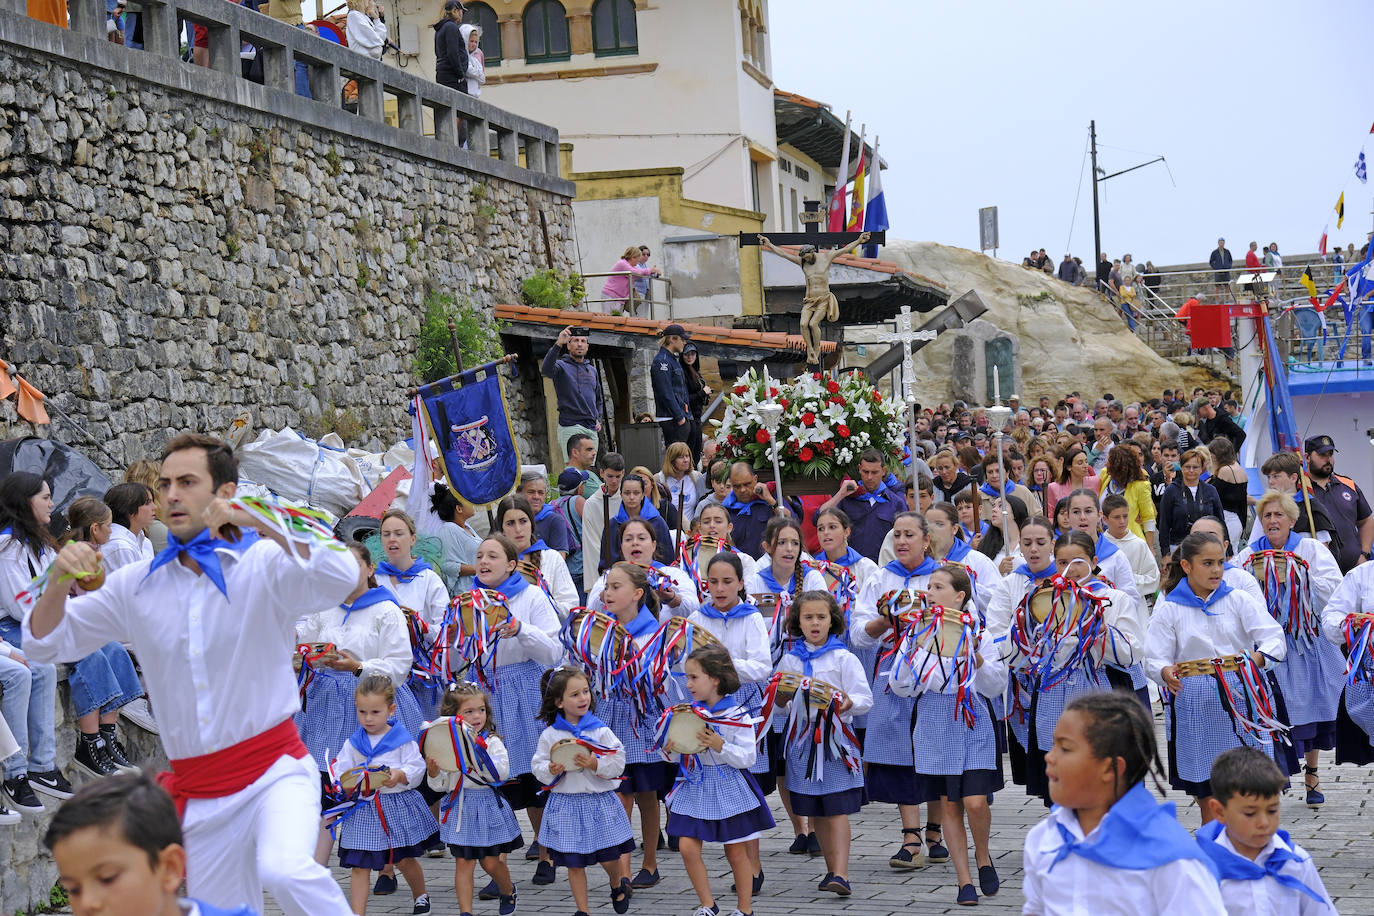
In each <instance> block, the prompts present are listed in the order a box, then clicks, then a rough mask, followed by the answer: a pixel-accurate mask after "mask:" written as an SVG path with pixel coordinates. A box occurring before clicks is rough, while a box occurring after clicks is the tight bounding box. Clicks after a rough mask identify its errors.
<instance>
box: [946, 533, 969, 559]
mask: <svg viewBox="0 0 1374 916" xmlns="http://www.w3.org/2000/svg"><path fill="white" fill-rule="evenodd" d="M972 552H973V548H972V547H970V546H969V545H967V544H965V543H964V542H963V541H961V540H959V539H958V538H955V539H954V543H953V544H951V545H949V551H948V552H947V553H946V554H945V559H946V560H948V561H949V562H951V563H962V562H964V557H966V556H968V555H969V554H970V553H972Z"/></svg>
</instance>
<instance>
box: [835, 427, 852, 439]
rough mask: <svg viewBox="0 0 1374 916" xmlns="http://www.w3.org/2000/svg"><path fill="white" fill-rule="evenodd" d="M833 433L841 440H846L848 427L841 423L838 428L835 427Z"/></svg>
mask: <svg viewBox="0 0 1374 916" xmlns="http://www.w3.org/2000/svg"><path fill="white" fill-rule="evenodd" d="M835 432H837V433H839V434H840V436H841V437H842V438H844V439H848V438H849V427H848V426H845V425H844V424H843V423H841V424H840V425H839V426H837V427H835Z"/></svg>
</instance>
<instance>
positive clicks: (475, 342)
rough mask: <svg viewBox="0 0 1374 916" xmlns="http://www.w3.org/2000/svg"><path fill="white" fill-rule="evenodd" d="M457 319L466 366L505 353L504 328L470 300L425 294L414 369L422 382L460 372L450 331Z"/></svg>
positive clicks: (437, 293)
mask: <svg viewBox="0 0 1374 916" xmlns="http://www.w3.org/2000/svg"><path fill="white" fill-rule="evenodd" d="M449 319H452V320H453V327H454V331H455V333H456V334H457V335H458V350H459V352H461V353H462V354H463V367H464V368H465V369H471V368H473V367H474V366H479V365H481V364H482V363H485V362H490V361H491V360H494V359H497V358H499V357H500V356H501V355H502V348H501V329H500V326H499V325H498V323H497V322H496V321H494V320H492V319H491V318H490V317H488V316H487V315H486V314H485V313H483V312H482V311H481V310H480V309H478V308H477V307H476V306H474V305H473V304H472V302H471V301H470V300H467V299H463V300H461V301H460V300H459V299H458V298H457V297H455V296H454V295H453V294H451V293H440V292H432V293H430V294H429V295H428V296H426V297H425V314H424V318H423V319H422V320H421V322H420V341H419V345H418V346H417V347H416V349H415V358H414V360H412V362H411V368H412V370H413V371H414V372H415V376H416V377H417V378H418V379H419V380H420V381H421V382H422V383H429V382H433V381H437V380H439V379H441V378H447V377H448V376H450V375H453V374H454V373H455V372H457V371H458V364H457V363H456V362H455V361H454V359H453V344H452V343H451V341H450V337H449V332H448V323H449Z"/></svg>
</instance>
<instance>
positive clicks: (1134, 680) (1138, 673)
mask: <svg viewBox="0 0 1374 916" xmlns="http://www.w3.org/2000/svg"><path fill="white" fill-rule="evenodd" d="M1106 667H1108V668H1113V669H1115V670H1117V671H1122V672H1124V673H1126V674H1128V675H1130V678H1131V689H1132V690H1139V689H1140V688H1142V687H1146V686H1148V685H1149V683H1150V679H1149V678H1147V677H1146V676H1145V666H1144V665H1142V664H1141V663H1140V662H1136V663H1135V664H1134V665H1131V666H1130V667H1129V668H1122V667H1120V666H1118V665H1107V666H1106ZM1104 680H1105V678H1104Z"/></svg>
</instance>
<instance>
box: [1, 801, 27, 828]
mask: <svg viewBox="0 0 1374 916" xmlns="http://www.w3.org/2000/svg"><path fill="white" fill-rule="evenodd" d="M23 819H24V818H23V816H22V815H20V813H19V812H18V811H11V810H10V809H9V808H6V807H5V806H4V805H0V827H13V826H14V825H15V824H17V823H19V822H20V821H22V820H23Z"/></svg>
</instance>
